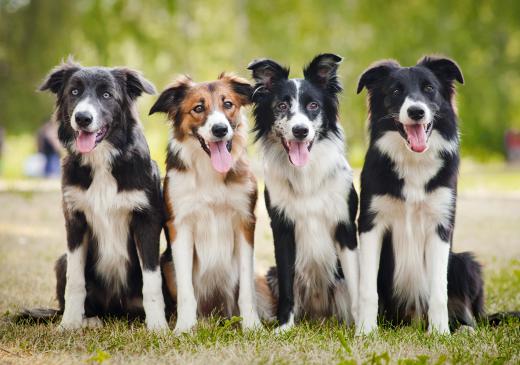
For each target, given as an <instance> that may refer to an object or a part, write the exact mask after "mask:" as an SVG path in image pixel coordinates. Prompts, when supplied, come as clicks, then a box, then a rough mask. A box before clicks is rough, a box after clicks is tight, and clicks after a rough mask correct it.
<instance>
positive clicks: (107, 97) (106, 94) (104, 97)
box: [103, 91, 112, 99]
mask: <svg viewBox="0 0 520 365" xmlns="http://www.w3.org/2000/svg"><path fill="white" fill-rule="evenodd" d="M111 96H112V95H110V93H108V92H106V91H105V92H104V93H103V99H110V97H111Z"/></svg>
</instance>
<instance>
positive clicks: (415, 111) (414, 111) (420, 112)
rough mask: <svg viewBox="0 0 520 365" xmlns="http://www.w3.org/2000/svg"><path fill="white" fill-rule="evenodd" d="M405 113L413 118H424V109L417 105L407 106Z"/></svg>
mask: <svg viewBox="0 0 520 365" xmlns="http://www.w3.org/2000/svg"><path fill="white" fill-rule="evenodd" d="M407 113H408V116H409V117H410V118H412V119H413V120H421V119H422V118H424V109H423V108H421V107H418V106H411V107H409V108H408V110H407Z"/></svg>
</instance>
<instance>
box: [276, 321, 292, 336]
mask: <svg viewBox="0 0 520 365" xmlns="http://www.w3.org/2000/svg"><path fill="white" fill-rule="evenodd" d="M293 327H294V324H293V323H291V322H287V323H284V324H282V325H281V326H278V327H276V328H275V329H274V333H275V335H283V334H284V333H287V332H289V331H290V330H291V329H292V328H293Z"/></svg>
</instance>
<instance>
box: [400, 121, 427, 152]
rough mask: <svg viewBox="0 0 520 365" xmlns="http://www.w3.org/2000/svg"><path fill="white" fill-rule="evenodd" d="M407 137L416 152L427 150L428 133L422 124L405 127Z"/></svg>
mask: <svg viewBox="0 0 520 365" xmlns="http://www.w3.org/2000/svg"><path fill="white" fill-rule="evenodd" d="M404 128H405V130H406V135H407V136H408V141H409V142H410V147H411V148H412V151H414V152H423V151H424V150H425V149H426V131H425V130H424V127H423V126H422V125H421V124H413V125H405V126H404Z"/></svg>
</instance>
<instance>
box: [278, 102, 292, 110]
mask: <svg viewBox="0 0 520 365" xmlns="http://www.w3.org/2000/svg"><path fill="white" fill-rule="evenodd" d="M276 107H277V108H278V110H279V111H281V112H285V111H287V109H289V105H287V103H285V102H281V103H279V104H278V105H277V106H276Z"/></svg>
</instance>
